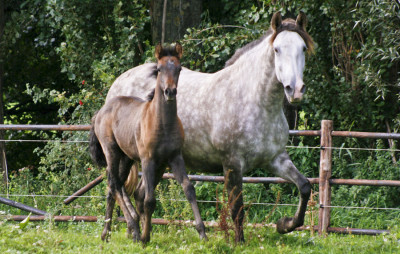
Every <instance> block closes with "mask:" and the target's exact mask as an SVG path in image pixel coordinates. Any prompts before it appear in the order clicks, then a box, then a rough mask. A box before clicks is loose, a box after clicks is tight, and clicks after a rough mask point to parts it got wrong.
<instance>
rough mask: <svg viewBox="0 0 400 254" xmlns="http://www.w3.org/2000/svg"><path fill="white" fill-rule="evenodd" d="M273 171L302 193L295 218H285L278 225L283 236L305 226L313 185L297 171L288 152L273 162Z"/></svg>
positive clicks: (278, 229)
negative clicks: (305, 216)
mask: <svg viewBox="0 0 400 254" xmlns="http://www.w3.org/2000/svg"><path fill="white" fill-rule="evenodd" d="M271 169H272V171H273V173H275V174H276V175H278V176H280V177H282V178H284V179H286V180H288V181H290V182H292V183H294V184H295V185H296V186H297V188H298V189H299V191H300V200H299V206H298V208H297V211H296V213H295V215H294V217H292V218H288V217H284V218H281V219H279V220H278V222H277V223H276V230H277V231H278V232H279V233H281V234H285V233H288V232H291V231H293V230H294V229H295V228H297V227H300V226H302V225H303V224H304V215H305V213H306V210H307V202H308V199H309V198H310V193H311V184H310V182H309V181H308V180H307V178H306V177H305V176H303V175H302V174H301V173H300V172H299V171H298V170H297V168H296V167H295V166H294V164H293V162H292V160H291V159H290V158H289V155H288V154H287V153H286V152H284V153H281V154H280V155H278V156H277V157H276V158H275V159H274V160H273V161H272V163H271Z"/></svg>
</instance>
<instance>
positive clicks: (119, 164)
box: [103, 143, 140, 242]
mask: <svg viewBox="0 0 400 254" xmlns="http://www.w3.org/2000/svg"><path fill="white" fill-rule="evenodd" d="M103 149H104V154H105V156H106V160H107V175H108V179H107V180H108V187H109V191H110V192H111V195H112V197H113V198H114V199H115V201H116V202H117V203H118V204H119V206H120V207H121V209H122V212H123V213H124V216H125V220H126V223H127V226H128V229H129V231H130V232H133V233H132V236H133V240H134V241H135V242H137V241H138V240H139V234H140V232H139V224H138V218H137V217H136V218H134V217H133V216H132V213H134V212H132V209H130V207H129V204H130V205H131V206H132V203H130V200H129V198H126V197H127V195H126V192H125V189H124V186H123V185H124V182H125V180H126V177H127V176H128V174H129V168H128V171H127V172H126V174H124V173H123V172H121V169H123V168H124V165H123V164H125V163H126V161H125V159H124V155H123V154H122V151H121V150H120V149H119V147H118V146H117V145H116V144H114V145H113V144H112V143H111V144H108V146H105V147H104V148H103ZM126 164H127V163H126ZM124 193H125V194H124ZM124 196H125V198H124ZM132 207H133V206H132ZM133 210H134V209H133ZM106 226H107V225H106Z"/></svg>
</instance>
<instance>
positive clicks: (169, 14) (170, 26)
mask: <svg viewBox="0 0 400 254" xmlns="http://www.w3.org/2000/svg"><path fill="white" fill-rule="evenodd" d="M164 5H165V8H166V10H165V24H164V27H165V31H163V18H164ZM201 13H202V1H201V0H189V1H182V0H169V1H168V0H163V1H160V0H152V1H151V4H150V16H151V35H152V40H153V44H156V43H157V42H160V41H161V40H162V35H163V34H164V36H165V37H164V41H165V42H174V41H177V40H181V39H182V38H183V35H184V34H185V33H186V29H187V28H189V27H197V26H198V25H199V24H200V22H201Z"/></svg>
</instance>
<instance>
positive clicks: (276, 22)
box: [271, 12, 282, 32]
mask: <svg viewBox="0 0 400 254" xmlns="http://www.w3.org/2000/svg"><path fill="white" fill-rule="evenodd" d="M281 24H282V16H281V13H280V12H275V14H274V16H272V19H271V28H272V30H274V32H276V30H277V29H278V27H280V26H281Z"/></svg>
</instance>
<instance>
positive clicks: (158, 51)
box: [154, 43, 163, 60]
mask: <svg viewBox="0 0 400 254" xmlns="http://www.w3.org/2000/svg"><path fill="white" fill-rule="evenodd" d="M162 50H163V48H162V46H161V43H158V44H157V46H156V48H155V50H154V56H155V57H156V58H157V59H158V60H159V59H160V58H161V57H162V55H161V52H162Z"/></svg>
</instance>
